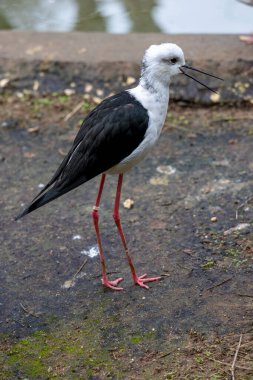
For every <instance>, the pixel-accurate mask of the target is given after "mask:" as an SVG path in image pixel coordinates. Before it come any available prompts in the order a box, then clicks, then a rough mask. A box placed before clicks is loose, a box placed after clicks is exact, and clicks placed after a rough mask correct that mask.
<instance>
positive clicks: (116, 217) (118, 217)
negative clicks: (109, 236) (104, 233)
mask: <svg viewBox="0 0 253 380" xmlns="http://www.w3.org/2000/svg"><path fill="white" fill-rule="evenodd" d="M113 219H114V221H115V223H120V216H119V214H115V213H114V214H113Z"/></svg>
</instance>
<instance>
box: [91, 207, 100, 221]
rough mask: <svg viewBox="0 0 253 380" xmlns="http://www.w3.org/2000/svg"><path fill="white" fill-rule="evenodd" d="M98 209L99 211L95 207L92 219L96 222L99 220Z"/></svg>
mask: <svg viewBox="0 0 253 380" xmlns="http://www.w3.org/2000/svg"><path fill="white" fill-rule="evenodd" d="M98 209H99V207H97V206H94V207H93V210H92V218H93V220H94V221H98V219H99V213H98Z"/></svg>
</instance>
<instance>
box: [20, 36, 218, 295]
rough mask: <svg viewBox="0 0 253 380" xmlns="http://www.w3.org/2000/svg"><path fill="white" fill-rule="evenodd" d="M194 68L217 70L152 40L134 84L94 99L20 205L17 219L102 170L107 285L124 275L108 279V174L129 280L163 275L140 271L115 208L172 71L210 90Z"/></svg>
mask: <svg viewBox="0 0 253 380" xmlns="http://www.w3.org/2000/svg"><path fill="white" fill-rule="evenodd" d="M189 70H190V71H198V72H200V73H202V74H205V75H208V76H211V77H214V78H217V79H221V78H219V77H217V76H215V75H212V74H209V73H206V72H204V71H203V70H199V69H196V68H194V67H191V66H189V65H186V63H185V58H184V53H183V51H182V49H181V48H180V47H179V46H178V45H176V44H173V43H167V42H165V43H162V44H158V45H151V46H150V47H149V48H148V49H147V50H146V51H145V54H144V57H143V59H142V62H141V76H140V79H139V82H138V85H137V86H136V87H134V88H131V89H127V90H123V91H121V92H119V93H117V94H116V95H112V96H110V97H108V98H106V99H105V100H103V101H102V102H101V103H100V104H99V105H97V106H96V107H95V108H94V109H93V110H92V111H91V112H90V113H89V114H88V115H87V116H86V118H85V119H84V120H83V122H82V124H81V127H80V129H79V131H78V133H77V135H76V137H75V139H74V142H73V145H72V147H71V148H70V150H69V152H68V153H67V155H66V156H65V158H64V159H63V161H62V163H61V164H60V166H59V168H58V169H57V170H56V172H55V174H54V175H53V177H52V178H51V180H50V181H49V182H48V183H47V185H46V186H45V187H44V188H43V189H42V190H41V191H40V192H39V194H38V195H37V196H36V197H35V198H34V199H33V200H32V202H31V203H30V204H29V206H28V207H27V208H25V210H24V211H22V212H21V213H20V214H19V215H18V216H17V217H16V220H18V219H20V218H22V217H23V216H25V215H26V214H29V213H30V212H32V211H34V210H36V209H38V208H39V207H41V206H43V205H45V204H47V203H49V202H51V201H53V200H54V199H56V198H58V197H60V196H62V195H63V194H65V193H67V192H69V191H71V190H73V189H75V188H76V187H78V186H80V185H82V184H84V183H85V182H87V181H89V180H91V179H92V178H94V177H96V176H98V175H101V179H100V184H99V189H98V193H97V197H96V201H95V205H94V207H93V209H92V219H93V224H94V227H95V232H96V238H97V244H98V249H99V255H100V264H101V271H102V279H101V281H102V284H103V285H104V286H105V287H106V288H109V289H112V290H116V291H121V290H123V288H122V287H121V286H119V284H120V283H121V281H123V278H121V277H120V278H117V279H114V280H110V279H109V277H108V274H107V269H106V264H105V255H104V250H103V246H102V240H101V235H100V229H99V207H100V201H101V196H102V192H103V188H104V183H105V179H106V176H107V175H117V176H118V182H117V190H116V196H115V202H114V209H113V218H114V221H115V224H116V226H117V230H118V233H119V236H120V239H121V241H122V244H123V247H124V250H125V254H126V257H127V261H128V264H129V267H130V271H131V275H132V279H133V282H134V283H135V284H136V285H139V286H140V287H142V288H145V289H148V288H149V286H148V285H147V283H149V282H154V281H159V280H160V279H161V277H147V274H143V275H140V276H139V275H138V274H137V271H136V269H135V266H134V263H133V260H132V258H131V256H130V253H129V249H128V245H127V241H126V238H125V235H124V232H123V229H122V226H121V219H120V213H119V207H120V196H121V189H122V183H123V176H124V175H125V173H126V172H128V171H129V170H130V169H131V168H132V167H133V166H134V165H137V164H138V163H139V162H140V161H141V160H142V159H143V158H144V157H145V156H146V155H147V154H148V153H149V152H150V151H151V150H152V148H153V147H154V145H155V144H156V142H157V140H158V138H159V136H160V133H161V131H162V127H163V125H164V122H165V118H166V114H167V110H168V103H169V87H170V82H171V79H172V77H173V76H175V75H177V74H184V75H186V76H188V77H190V78H192V79H194V80H195V81H197V82H198V83H200V84H201V85H203V86H204V87H206V88H207V89H208V90H211V91H214V90H212V89H211V88H210V87H208V86H207V85H206V84H204V83H202V82H200V81H199V80H198V79H196V78H195V77H192V76H191V75H190V74H189Z"/></svg>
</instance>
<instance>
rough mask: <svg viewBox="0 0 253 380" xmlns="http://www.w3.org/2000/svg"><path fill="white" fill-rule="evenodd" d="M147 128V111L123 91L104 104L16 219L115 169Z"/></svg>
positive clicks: (93, 113) (139, 140) (87, 120)
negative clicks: (47, 180)
mask: <svg viewBox="0 0 253 380" xmlns="http://www.w3.org/2000/svg"><path fill="white" fill-rule="evenodd" d="M147 127H148V113H147V110H146V109H145V108H144V107H143V106H142V105H141V103H139V102H138V101H137V100H136V99H135V98H134V97H133V96H132V95H130V94H129V93H128V92H127V91H123V92H121V93H119V94H117V95H114V96H112V97H110V98H107V99H106V100H104V101H103V102H102V103H101V104H100V105H98V106H97V107H96V108H95V109H94V110H93V111H92V112H91V113H90V114H89V115H88V116H87V118H86V119H85V120H84V121H83V123H82V125H81V128H80V130H79V132H78V134H77V136H76V138H75V140H74V143H73V145H72V147H71V149H70V151H69V153H68V154H67V155H66V157H65V158H64V160H63V161H62V163H61V165H60V166H59V168H58V170H57V171H56V173H55V174H54V176H53V177H52V179H51V180H50V181H49V182H48V184H47V185H46V187H45V188H44V189H43V190H42V191H41V192H40V193H39V194H38V195H37V196H36V198H35V199H34V200H33V201H32V203H31V204H30V206H29V207H28V208H27V209H25V210H24V211H23V212H22V213H21V214H20V215H18V217H17V218H16V219H19V218H21V217H23V216H24V215H26V214H28V213H29V212H31V211H33V210H35V209H37V208H39V207H41V206H43V205H44V204H46V203H48V202H50V201H52V200H53V199H56V198H58V197H59V196H61V195H63V194H65V193H67V192H68V191H70V190H72V189H74V188H76V187H77V186H80V185H81V184H82V183H84V182H87V181H88V180H90V179H91V178H93V177H95V176H97V175H99V174H100V173H103V172H105V171H106V170H108V169H110V168H112V167H113V166H115V165H117V164H118V163H119V162H120V161H122V160H123V159H124V158H125V157H127V156H129V155H130V154H131V153H132V152H133V151H134V150H135V149H136V148H137V147H138V145H139V144H140V143H141V141H142V140H143V138H144V136H145V133H146V130H147ZM47 189H49V190H47ZM46 190H47V191H46Z"/></svg>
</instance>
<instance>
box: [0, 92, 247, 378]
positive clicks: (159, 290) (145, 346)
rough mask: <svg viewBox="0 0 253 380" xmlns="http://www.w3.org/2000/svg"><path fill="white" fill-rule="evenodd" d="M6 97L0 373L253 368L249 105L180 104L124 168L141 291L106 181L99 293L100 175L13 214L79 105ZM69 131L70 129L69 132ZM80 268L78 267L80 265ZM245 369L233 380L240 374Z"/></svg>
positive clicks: (220, 372)
mask: <svg viewBox="0 0 253 380" xmlns="http://www.w3.org/2000/svg"><path fill="white" fill-rule="evenodd" d="M80 101H81V98H80V97H78V96H76V97H75V96H74V97H68V96H64V97H60V96H49V97H42V98H40V97H37V98H36V97H35V98H34V97H32V96H31V95H29V96H24V97H21V98H20V97H19V98H18V97H16V96H15V95H9V96H7V95H6V96H5V97H4V98H3V99H2V101H1V102H2V104H1V111H0V122H1V140H0V141H1V142H0V144H1V154H0V160H1V180H0V181H1V201H0V202H1V231H2V233H1V239H2V241H1V274H0V278H1V285H2V286H1V294H0V302H1V304H0V305H1V317H0V328H1V332H2V335H1V341H2V345H1V348H2V349H1V354H0V363H1V368H2V369H1V372H2V377H1V378H3V379H24V378H29V379H54V378H56V379H58V378H59V379H81V378H82V379H84V378H85V379H94V380H95V379H96V380H99V379H100V380H102V379H136V378H138V379H193V378H197V379H213V380H214V379H229V378H230V366H231V364H232V361H233V357H234V353H235V350H236V347H237V344H238V341H239V337H240V334H243V340H242V344H241V347H240V350H241V351H240V357H239V358H238V360H237V363H236V367H235V370H236V372H237V374H238V379H239V378H241V379H250V378H251V377H250V376H251V374H252V346H253V339H252V333H253V325H252V317H253V303H252V300H253V299H252V297H253V296H252V294H253V292H252V274H253V261H252V255H253V235H252V220H253V197H252V189H253V170H252V169H253V128H252V114H251V116H250V112H249V110H248V109H247V108H246V107H245V108H244V109H236V108H233V109H231V108H223V107H222V106H220V107H219V106H214V107H211V108H206V109H202V108H194V107H193V108H187V107H181V108H179V107H175V108H174V109H172V110H171V112H170V113H169V114H168V120H167V123H166V127H165V129H164V131H163V133H162V136H161V139H160V141H159V143H158V145H157V147H156V148H155V150H154V152H153V154H152V155H151V156H149V157H148V158H147V159H146V160H145V161H144V162H143V163H141V164H140V165H139V166H138V167H136V168H135V169H134V170H132V172H131V173H129V174H128V175H126V176H125V182H124V187H123V194H122V203H123V201H124V200H125V199H127V198H131V199H133V201H134V207H133V208H132V209H126V208H124V207H122V210H121V216H122V221H123V227H124V229H125V233H126V236H127V239H128V242H129V247H130V250H131V253H132V256H133V259H134V262H135V264H136V267H137V268H138V271H139V274H142V273H146V272H147V273H148V274H149V275H152V276H153V275H155V276H156V275H161V276H162V281H160V282H158V283H153V284H151V285H150V290H149V291H146V290H144V289H141V288H139V287H136V286H134V285H133V284H132V282H131V277H130V272H129V268H128V266H127V263H126V259H125V257H124V252H123V249H122V247H121V244H120V240H119V238H118V236H117V233H116V228H115V226H114V223H113V219H112V207H113V197H114V193H115V186H116V181H115V179H114V178H113V177H111V178H109V179H108V182H107V183H106V189H105V193H104V195H103V201H102V207H101V232H102V236H103V243H104V248H105V252H106V256H107V266H108V271H109V272H110V276H111V278H114V277H119V276H123V277H124V279H125V280H124V282H123V283H122V284H124V289H125V290H124V292H111V291H108V290H105V289H103V288H102V286H101V282H100V267H99V259H98V256H96V257H94V258H91V257H89V256H87V255H85V253H84V251H86V253H87V251H88V252H89V251H90V249H91V248H94V246H96V240H95V233H94V231H93V226H92V221H91V216H90V214H91V208H92V205H93V203H94V199H95V194H96V188H97V186H98V178H97V179H94V180H92V181H91V182H89V183H87V184H86V185H84V186H82V187H80V188H79V189H77V190H75V191H73V192H71V193H69V194H68V195H66V196H64V197H62V198H60V199H59V200H57V201H55V202H53V203H51V204H50V205H48V206H46V207H43V208H42V209H40V210H39V211H37V212H34V213H33V214H31V215H29V216H28V217H26V218H24V219H22V220H21V221H19V222H14V221H13V217H14V216H15V215H17V213H18V212H19V211H20V208H22V207H23V204H26V203H28V202H29V201H30V200H31V199H32V198H33V196H35V194H36V193H37V192H38V191H39V188H40V186H41V184H45V183H46V182H47V180H48V179H49V178H50V176H51V175H52V174H53V172H54V171H55V170H56V168H57V166H58V164H59V163H60V161H61V160H62V156H63V154H64V153H66V152H67V150H68V148H69V147H70V144H71V141H72V139H73V136H74V134H75V133H76V132H75V129H76V126H77V125H78V122H79V119H81V118H82V116H83V115H84V114H85V112H87V109H89V107H90V104H88V103H84V105H83V107H82V108H81V109H80V110H79V112H78V113H76V114H75V115H73V117H72V118H70V120H69V121H68V123H66V122H63V119H64V116H66V114H67V113H68V112H69V111H70V110H71V109H73V107H74V105H76V104H78V103H79V102H80ZM73 131H74V133H73ZM77 272H78V273H77ZM240 374H241V377H239V376H240Z"/></svg>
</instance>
